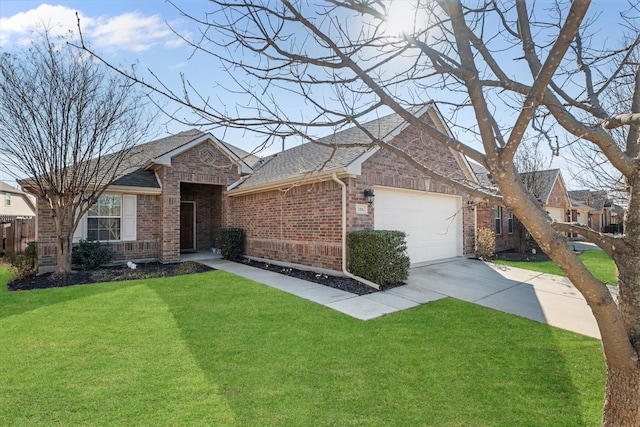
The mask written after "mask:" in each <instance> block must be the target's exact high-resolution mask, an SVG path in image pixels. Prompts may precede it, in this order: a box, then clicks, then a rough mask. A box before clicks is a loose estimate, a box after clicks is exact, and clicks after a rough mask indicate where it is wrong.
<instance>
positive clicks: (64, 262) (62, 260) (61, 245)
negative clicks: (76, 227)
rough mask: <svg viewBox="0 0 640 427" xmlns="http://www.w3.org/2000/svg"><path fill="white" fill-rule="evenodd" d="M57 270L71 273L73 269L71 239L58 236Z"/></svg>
mask: <svg viewBox="0 0 640 427" xmlns="http://www.w3.org/2000/svg"><path fill="white" fill-rule="evenodd" d="M56 255H57V256H56V264H57V265H56V271H57V272H58V273H69V272H70V271H71V239H70V238H68V237H66V236H58V239H57V247H56Z"/></svg>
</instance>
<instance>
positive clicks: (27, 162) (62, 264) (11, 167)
mask: <svg viewBox="0 0 640 427" xmlns="http://www.w3.org/2000/svg"><path fill="white" fill-rule="evenodd" d="M67 41H68V39H66V38H62V39H59V38H55V39H54V38H52V37H51V36H50V34H49V32H48V31H47V30H43V31H42V32H41V33H35V38H34V39H33V42H32V44H31V45H30V46H29V47H28V48H26V49H25V48H13V49H12V48H10V47H7V48H6V49H4V51H3V52H2V56H1V57H0V152H2V154H3V157H2V163H3V165H2V166H4V167H5V168H6V169H7V170H8V171H10V172H12V173H13V174H14V175H16V177H17V178H21V179H20V180H19V182H20V183H21V184H22V185H23V187H25V188H26V189H27V190H28V191H29V192H30V193H32V194H34V195H35V196H36V197H38V198H39V203H43V202H44V203H47V204H48V205H49V208H50V209H51V215H52V216H53V218H52V219H53V224H54V226H55V233H56V236H57V237H56V254H57V271H58V272H61V273H64V272H69V271H70V270H71V249H72V247H71V244H72V238H73V233H74V231H75V229H76V228H77V226H78V223H79V221H80V218H81V217H82V215H83V214H84V213H86V212H87V210H88V209H89V207H91V205H93V204H94V203H95V202H96V201H97V200H98V198H99V197H100V195H101V194H102V193H103V192H104V190H105V188H106V187H107V186H108V185H109V183H111V182H112V181H113V179H114V177H116V176H118V174H120V173H121V172H122V171H123V170H124V169H125V168H126V167H127V165H126V160H127V158H128V157H129V150H130V149H131V148H132V147H133V146H134V145H135V144H136V143H138V142H140V140H141V138H146V136H147V133H148V131H149V129H150V126H151V125H152V123H153V121H152V120H150V117H149V116H148V115H147V114H146V113H145V111H146V106H145V104H146V98H144V97H143V96H142V94H141V92H140V91H138V90H137V89H136V88H135V87H134V86H133V85H132V82H131V81H129V80H127V79H125V78H124V77H123V76H121V75H120V74H117V73H113V72H111V71H110V70H108V69H107V68H106V67H104V66H103V64H101V63H100V62H98V61H96V60H95V58H92V57H91V56H89V55H87V54H86V53H85V52H82V51H80V50H78V49H76V48H74V47H72V46H71V45H69V44H67Z"/></svg>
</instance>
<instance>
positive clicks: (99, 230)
mask: <svg viewBox="0 0 640 427" xmlns="http://www.w3.org/2000/svg"><path fill="white" fill-rule="evenodd" d="M121 225H122V196H121V195H120V194H103V195H102V196H100V198H99V199H98V201H97V202H96V203H95V204H94V205H93V206H91V207H90V208H89V211H88V212H87V240H100V241H105V242H109V241H116V240H121V239H120V231H121Z"/></svg>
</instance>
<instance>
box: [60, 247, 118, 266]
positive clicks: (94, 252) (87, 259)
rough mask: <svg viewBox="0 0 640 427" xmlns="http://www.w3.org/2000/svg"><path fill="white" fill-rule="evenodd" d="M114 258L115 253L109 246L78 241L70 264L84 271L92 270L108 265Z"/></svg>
mask: <svg viewBox="0 0 640 427" xmlns="http://www.w3.org/2000/svg"><path fill="white" fill-rule="evenodd" d="M115 256H116V252H115V251H114V250H113V249H111V247H109V246H103V245H101V244H100V242H98V241H90V240H80V243H79V244H78V245H77V246H74V247H73V252H72V253H71V262H72V263H73V264H75V265H77V266H80V267H82V268H84V269H85V270H93V269H96V268H98V267H100V266H102V265H105V264H108V263H109V262H111V261H112V260H113V258H114V257H115Z"/></svg>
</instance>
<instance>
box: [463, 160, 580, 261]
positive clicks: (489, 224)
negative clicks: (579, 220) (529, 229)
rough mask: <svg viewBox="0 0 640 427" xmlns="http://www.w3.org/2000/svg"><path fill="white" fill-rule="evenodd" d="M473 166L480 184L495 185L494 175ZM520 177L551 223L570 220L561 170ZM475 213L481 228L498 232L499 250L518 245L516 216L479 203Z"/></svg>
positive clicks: (496, 207) (569, 205) (568, 202)
mask: <svg viewBox="0 0 640 427" xmlns="http://www.w3.org/2000/svg"><path fill="white" fill-rule="evenodd" d="M472 167H473V170H474V173H475V174H476V177H477V180H478V182H479V183H480V184H482V185H485V186H494V184H493V181H492V180H491V176H490V175H488V173H487V170H486V169H485V168H484V167H482V166H481V165H478V164H475V163H472ZM520 177H521V178H522V181H523V183H524V184H525V187H526V188H527V189H529V191H531V192H532V193H533V195H534V197H536V199H537V200H538V201H539V202H540V205H541V207H542V208H543V209H544V210H545V211H546V212H547V214H548V215H549V217H550V218H551V220H552V221H559V222H565V221H567V220H568V213H569V208H570V207H571V202H570V200H569V196H568V193H567V189H566V185H565V183H564V180H563V178H562V173H561V172H560V170H559V169H550V170H543V171H534V172H523V173H521V174H520ZM476 210H477V214H476V215H477V218H478V221H477V224H478V227H479V228H480V227H485V228H489V229H491V230H493V231H494V232H495V234H496V250H498V251H502V250H507V249H512V248H513V247H514V246H515V235H514V224H515V223H514V216H513V214H512V213H511V212H510V211H509V210H508V209H506V208H504V207H502V206H493V205H489V204H487V203H479V204H478V205H477V207H476Z"/></svg>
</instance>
